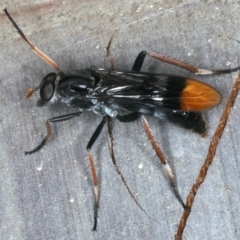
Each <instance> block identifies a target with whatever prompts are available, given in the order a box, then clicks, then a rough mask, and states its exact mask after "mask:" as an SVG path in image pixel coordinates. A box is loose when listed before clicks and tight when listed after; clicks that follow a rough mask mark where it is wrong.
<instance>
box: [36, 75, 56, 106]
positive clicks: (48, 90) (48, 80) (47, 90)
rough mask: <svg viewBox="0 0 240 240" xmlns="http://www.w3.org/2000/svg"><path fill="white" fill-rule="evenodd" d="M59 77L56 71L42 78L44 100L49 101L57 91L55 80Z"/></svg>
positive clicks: (41, 96)
mask: <svg viewBox="0 0 240 240" xmlns="http://www.w3.org/2000/svg"><path fill="white" fill-rule="evenodd" d="M56 78H57V74H56V73H49V74H48V75H47V76H46V77H44V79H43V80H42V84H41V86H40V98H41V100H42V102H48V101H49V100H50V99H51V98H52V96H53V94H54V91H55V80H56Z"/></svg>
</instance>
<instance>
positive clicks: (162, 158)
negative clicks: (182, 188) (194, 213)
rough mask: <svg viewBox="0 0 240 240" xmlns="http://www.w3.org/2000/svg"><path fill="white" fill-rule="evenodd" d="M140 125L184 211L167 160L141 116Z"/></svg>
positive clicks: (184, 206)
mask: <svg viewBox="0 0 240 240" xmlns="http://www.w3.org/2000/svg"><path fill="white" fill-rule="evenodd" d="M142 124H143V128H144V130H145V132H146V134H147V136H148V139H149V141H150V142H151V144H152V146H153V149H154V150H155V152H156V154H157V156H158V158H159V160H160V162H161V163H162V164H163V166H164V168H165V170H166V173H167V175H168V178H169V182H170V185H171V187H172V189H173V192H174V194H175V196H176V198H177V199H178V201H179V202H180V203H181V205H182V206H183V208H184V209H187V207H186V205H185V204H184V202H183V200H182V198H181V196H180V194H179V192H178V189H177V187H176V184H175V181H174V176H173V173H172V170H171V168H170V166H169V165H168V163H167V159H166V158H165V157H164V155H163V152H162V151H161V149H160V147H159V145H158V143H157V142H156V140H155V138H154V136H153V134H152V131H151V129H150V127H149V125H148V122H147V120H146V119H145V117H143V116H142Z"/></svg>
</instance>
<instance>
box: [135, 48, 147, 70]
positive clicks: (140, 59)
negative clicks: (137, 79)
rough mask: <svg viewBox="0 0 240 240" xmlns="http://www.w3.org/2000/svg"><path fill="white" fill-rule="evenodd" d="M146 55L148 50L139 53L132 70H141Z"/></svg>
mask: <svg viewBox="0 0 240 240" xmlns="http://www.w3.org/2000/svg"><path fill="white" fill-rule="evenodd" d="M146 55H147V52H146V51H142V52H140V53H139V54H138V56H137V58H136V60H135V62H134V64H133V67H132V71H136V72H140V70H141V68H142V65H143V62H144V59H145V57H146Z"/></svg>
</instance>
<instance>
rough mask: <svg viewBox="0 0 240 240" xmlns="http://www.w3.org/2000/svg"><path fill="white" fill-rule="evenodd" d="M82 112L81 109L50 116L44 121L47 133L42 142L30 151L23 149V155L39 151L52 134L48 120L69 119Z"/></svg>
mask: <svg viewBox="0 0 240 240" xmlns="http://www.w3.org/2000/svg"><path fill="white" fill-rule="evenodd" d="M81 114H82V111H79V112H75V113H69V114H65V115H61V116H58V117H53V118H50V119H48V120H47V121H46V129H47V135H46V136H45V138H44V139H43V140H42V142H41V143H40V144H39V145H38V146H37V147H36V148H34V149H33V150H32V151H25V155H27V154H32V153H34V152H37V151H39V150H40V149H41V148H42V147H43V146H44V145H45V144H46V142H47V141H48V140H49V138H50V137H51V136H52V129H51V126H50V124H49V123H50V122H61V121H66V120H69V119H71V118H73V117H77V116H80V115H81Z"/></svg>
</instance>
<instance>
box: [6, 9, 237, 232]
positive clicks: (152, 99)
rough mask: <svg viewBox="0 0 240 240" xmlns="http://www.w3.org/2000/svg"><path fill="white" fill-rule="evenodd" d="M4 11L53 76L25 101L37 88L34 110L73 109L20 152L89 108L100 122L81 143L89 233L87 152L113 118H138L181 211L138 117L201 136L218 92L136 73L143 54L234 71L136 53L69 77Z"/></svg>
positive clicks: (180, 79) (201, 72)
mask: <svg viewBox="0 0 240 240" xmlns="http://www.w3.org/2000/svg"><path fill="white" fill-rule="evenodd" d="M4 12H5V13H6V15H7V17H8V18H9V20H10V21H11V22H12V24H13V26H14V27H15V28H16V30H17V31H18V33H19V34H20V36H21V37H22V38H23V39H24V41H25V42H26V43H27V44H28V45H29V46H30V48H31V50H32V51H34V52H35V53H36V54H37V55H38V56H40V57H41V58H42V59H43V60H45V61H46V62H47V63H48V64H49V65H51V66H52V67H53V68H55V70H56V72H51V73H49V74H47V75H46V76H45V77H44V78H43V79H42V81H41V83H40V84H39V85H38V86H37V87H36V88H29V89H27V95H26V98H29V97H31V95H32V94H33V92H35V91H38V90H39V93H40V99H39V100H38V102H37V106H38V107H42V106H44V105H46V104H47V103H49V102H51V101H53V100H54V101H55V100H61V101H62V102H64V103H66V104H67V105H68V106H70V107H72V108H74V109H76V110H77V111H76V112H73V113H70V114H66V115H61V116H57V117H53V118H49V119H48V120H47V121H46V129H47V135H46V137H45V138H44V139H43V140H42V142H41V143H40V144H39V145H38V146H37V147H36V148H34V149H33V150H31V151H26V152H25V154H32V153H35V152H37V151H38V150H40V149H41V148H42V147H43V146H44V145H45V144H46V142H47V141H48V140H49V138H50V137H51V135H52V131H51V126H50V123H53V122H61V121H66V120H69V119H71V118H73V117H78V116H80V115H81V114H82V112H83V111H84V110H90V111H93V112H94V113H96V114H98V115H100V116H102V121H101V122H100V124H99V125H98V127H97V128H96V130H95V132H94V133H93V135H92V137H91V139H90V140H89V142H88V144H87V154H88V160H89V163H90V167H91V172H92V179H93V185H94V194H95V205H94V227H93V230H96V229H97V218H98V205H99V182H98V178H97V172H96V169H95V166H94V161H93V157H92V155H91V148H92V146H93V144H94V143H95V141H96V140H97V138H98V136H99V135H100V133H101V131H102V129H103V127H104V125H105V124H106V122H107V121H108V118H109V117H110V118H116V119H117V120H119V121H121V122H132V121H135V120H137V119H141V121H142V123H143V127H144V130H145V131H146V133H147V136H148V139H149V141H150V142H151V144H152V146H153V148H154V150H155V151H156V153H157V156H158V158H159V160H160V162H161V163H162V164H163V166H164V168H165V170H166V172H167V175H168V178H169V181H170V184H171V186H172V189H173V191H174V194H175V196H176V197H177V199H178V200H179V202H180V203H181V205H182V206H183V207H184V208H185V209H186V208H187V207H186V205H185V204H184V202H183V200H182V198H181V197H180V194H179V193H178V190H177V189H176V186H175V182H174V176H173V174H172V171H171V168H170V166H169V165H168V163H167V160H166V159H165V157H164V155H163V153H162V151H161V150H160V148H159V146H158V144H157V142H156V140H155V138H154V136H153V134H152V131H151V129H150V127H149V125H148V123H147V120H146V119H145V117H144V115H148V116H153V117H156V118H159V119H161V120H167V121H170V122H173V123H176V124H178V125H179V126H181V127H183V128H186V129H189V130H192V131H194V132H196V133H198V134H201V135H203V136H204V135H205V134H206V123H205V121H204V119H203V116H202V113H201V111H202V110H207V109H210V108H213V107H216V106H217V105H218V104H220V102H221V94H220V93H219V92H218V91H217V90H216V89H214V88H213V87H211V86H210V85H207V84H205V83H202V82H200V81H198V80H195V79H191V78H186V77H184V76H177V75H171V74H165V73H151V72H140V70H141V68H142V65H143V62H144V59H145V57H146V55H148V56H150V57H153V58H155V59H157V60H160V61H163V62H166V63H169V64H172V65H175V66H178V67H180V68H183V69H186V70H188V71H190V72H193V73H195V74H196V75H212V74H224V73H230V72H234V71H237V70H239V69H240V67H236V68H232V69H226V70H206V69H199V68H197V67H194V66H192V65H189V64H186V63H183V62H180V61H178V60H175V59H172V58H169V57H165V56H163V55H161V54H158V53H155V52H152V51H141V52H140V53H139V55H138V56H137V58H136V60H135V62H134V64H133V67H132V69H131V70H119V69H105V68H96V67H90V68H86V69H82V70H77V71H75V72H74V73H71V74H65V73H63V72H62V71H61V70H60V68H59V67H58V65H57V64H56V63H55V62H54V61H53V60H52V59H51V58H49V57H48V56H47V55H45V54H44V53H43V52H42V51H40V50H39V49H38V48H36V47H35V46H34V45H33V44H32V43H31V42H30V41H29V40H28V39H27V38H26V36H25V35H24V33H23V32H22V31H21V29H20V28H19V27H18V25H17V24H16V22H15V21H14V20H13V19H12V17H11V16H10V15H9V13H8V11H7V9H4Z"/></svg>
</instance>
